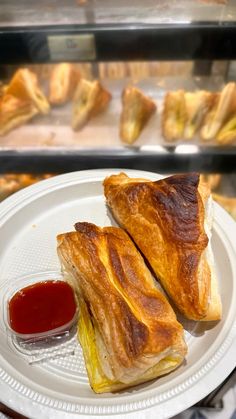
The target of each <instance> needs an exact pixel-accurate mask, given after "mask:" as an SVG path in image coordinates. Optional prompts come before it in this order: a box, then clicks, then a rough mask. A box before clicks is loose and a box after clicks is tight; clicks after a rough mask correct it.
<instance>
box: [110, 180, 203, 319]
mask: <svg viewBox="0 0 236 419" xmlns="http://www.w3.org/2000/svg"><path fill="white" fill-rule="evenodd" d="M198 187H199V175H198V174H196V173H191V174H188V175H187V176H186V175H181V174H180V175H175V176H170V177H168V178H165V179H163V180H160V181H157V182H151V181H147V180H144V179H130V178H129V177H128V176H126V175H125V174H123V173H121V174H120V175H114V176H110V177H109V178H107V179H105V181H104V188H105V196H106V198H107V202H108V205H109V206H110V207H111V209H112V211H113V214H114V216H115V218H116V219H117V220H118V222H119V223H120V224H121V225H122V226H123V227H124V228H125V229H126V230H127V231H128V232H129V234H130V235H131V237H132V238H133V239H134V241H135V243H136V244H137V246H138V247H139V248H140V250H141V251H142V253H143V254H144V256H145V257H146V259H147V260H148V261H149V263H150V265H151V267H152V268H153V270H154V272H155V273H156V275H157V276H158V277H159V279H160V280H161V282H162V284H163V285H164V287H165V289H166V290H167V292H168V293H169V295H170V296H171V297H172V298H173V300H174V301H175V303H176V305H177V306H178V307H179V308H180V309H181V311H182V312H183V313H184V314H185V315H186V316H187V317H189V318H193V319H199V318H202V317H204V316H205V315H206V312H207V308H208V303H209V289H210V270H209V267H208V264H207V262H206V260H205V258H202V255H203V252H204V249H205V248H206V246H207V244H208V238H207V235H206V233H205V231H204V202H203V200H205V199H206V198H207V195H208V192H207V191H206V190H205V191H204V194H205V196H202V197H201V195H200V192H199V190H198ZM202 193H203V190H202ZM199 273H201V279H200V278H199Z"/></svg>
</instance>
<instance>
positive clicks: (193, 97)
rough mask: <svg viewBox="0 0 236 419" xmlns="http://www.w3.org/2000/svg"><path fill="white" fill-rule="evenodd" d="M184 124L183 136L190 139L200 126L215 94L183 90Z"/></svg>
mask: <svg viewBox="0 0 236 419" xmlns="http://www.w3.org/2000/svg"><path fill="white" fill-rule="evenodd" d="M184 98H185V107H186V124H185V127H184V134H183V137H184V139H185V140H191V139H192V138H193V137H194V135H195V134H196V133H197V132H198V130H199V128H200V127H201V126H202V123H203V120H204V118H205V116H206V114H207V112H208V111H209V109H210V108H211V107H212V106H213V103H214V100H215V94H214V93H210V92H206V91H204V90H199V91H197V92H185V94H184Z"/></svg>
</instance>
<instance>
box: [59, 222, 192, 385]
mask: <svg viewBox="0 0 236 419" xmlns="http://www.w3.org/2000/svg"><path fill="white" fill-rule="evenodd" d="M75 228H76V232H69V233H65V234H60V235H59V236H58V237H57V242H58V255H59V258H60V261H61V265H62V271H63V272H64V278H65V279H66V280H67V281H68V282H69V283H70V284H71V285H72V286H73V287H74V289H75V291H76V294H77V298H78V301H79V309H80V315H79V324H78V337H79V341H80V344H81V346H82V349H83V354H84V359H85V364H86V368H87V372H88V376H89V381H90V385H91V387H92V389H93V390H94V391H95V392H96V393H104V392H110V391H116V390H120V389H123V388H126V387H130V386H132V385H136V384H139V383H143V382H145V381H148V380H151V379H153V378H156V377H158V376H160V375H163V374H166V373H168V372H170V371H172V370H173V369H175V368H176V367H177V366H178V365H180V364H181V363H182V361H183V359H184V356H185V354H186V351H187V348H186V344H185V342H184V337H183V327H182V326H181V325H180V324H179V323H178V322H177V320H176V316H175V314H174V311H173V310H172V308H171V306H170V304H169V303H168V301H167V299H166V297H165V296H164V295H163V294H162V293H161V292H160V291H159V290H158V289H157V287H156V285H155V284H154V281H153V279H152V276H151V273H150V272H149V270H148V268H147V267H146V265H145V263H144V260H143V258H142V256H141V255H140V253H139V252H138V250H137V249H136V247H135V245H134V244H133V242H132V241H131V239H130V238H129V236H128V235H127V234H126V233H125V231H124V230H122V229H120V228H117V227H104V228H101V227H97V226H95V225H94V224H91V223H85V222H82V223H77V224H76V225H75Z"/></svg>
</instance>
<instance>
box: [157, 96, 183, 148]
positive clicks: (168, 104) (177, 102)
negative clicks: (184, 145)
mask: <svg viewBox="0 0 236 419" xmlns="http://www.w3.org/2000/svg"><path fill="white" fill-rule="evenodd" d="M184 96H185V92H184V90H177V91H176V92H168V93H167V94H166V96H165V99H164V108H163V112H162V134H163V136H164V138H165V139H166V141H169V142H172V141H176V140H179V139H181V138H182V137H183V134H184V127H185V123H186V117H187V113H186V106H185V97H184Z"/></svg>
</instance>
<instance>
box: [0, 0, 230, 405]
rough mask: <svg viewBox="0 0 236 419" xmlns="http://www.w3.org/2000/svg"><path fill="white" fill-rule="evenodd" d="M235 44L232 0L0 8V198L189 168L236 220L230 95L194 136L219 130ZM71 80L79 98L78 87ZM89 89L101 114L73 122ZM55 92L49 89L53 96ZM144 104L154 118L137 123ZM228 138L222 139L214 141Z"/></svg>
mask: <svg viewBox="0 0 236 419" xmlns="http://www.w3.org/2000/svg"><path fill="white" fill-rule="evenodd" d="M235 41H236V1H235V0H228V1H227V0H218V1H214V0H212V1H211V0H178V1H171V2H170V1H167V0H164V1H158V0H146V1H145V2H143V1H139V0H136V1H127V0H126V1H123V0H121V1H119V2H115V1H113V0H112V1H107V0H87V1H86V0H68V1H66V2H65V1H62V0H50V1H45V0H43V1H41V2H38V3H35V2H33V1H32V0H23V1H21V2H20V5H19V3H18V2H17V1H15V0H10V1H7V0H0V200H3V199H4V198H6V197H7V196H8V195H10V194H12V193H13V192H15V191H17V190H19V189H21V188H22V187H25V186H28V185H30V184H32V183H34V182H37V181H39V180H41V179H45V178H49V177H51V176H54V175H55V174H60V173H66V172H72V171H78V170H85V169H101V168H121V169H122V168H123V169H125V168H128V169H138V170H148V171H152V172H157V173H163V174H169V173H178V172H190V171H198V172H201V173H204V175H205V178H206V180H207V181H208V182H209V183H210V185H211V188H212V191H213V193H214V198H215V199H216V200H218V202H219V203H220V204H221V205H223V206H224V207H225V208H226V210H227V211H228V212H229V213H231V215H232V216H233V217H234V218H236V175H235V172H236V164H235V162H236V122H235V121H234V117H236V105H235V103H236V100H235V103H234V93H235V96H236V91H235V92H233V93H232V100H231V101H230V103H231V105H230V106H228V105H227V106H228V108H229V109H228V108H227V109H228V111H227V112H226V113H225V115H224V116H223V117H222V119H221V122H220V125H219V126H218V129H217V130H216V131H215V133H214V135H212V136H210V138H208V139H204V138H203V135H202V134H201V133H202V129H203V126H204V124H207V123H208V122H209V120H210V121H211V120H212V119H211V118H213V119H214V118H215V120H216V121H215V122H216V123H218V122H219V121H218V119H219V118H220V117H221V116H222V115H221V114H222V108H220V110H219V103H221V102H220V100H221V98H223V93H224V92H225V90H224V89H225V87H227V86H231V87H232V89H233V90H234V88H235V85H234V82H236V64H235V60H236V42H235ZM60 65H67V66H68V68H70V69H72V70H71V71H72V72H73V74H76V77H77V79H76V81H74V82H73V83H72V84H71V86H72V87H71V90H70V93H68V96H67V98H66V100H64V101H62V102H60V101H59V102H57V101H55V100H51V98H50V96H51V95H52V90H53V86H54V85H53V80H54V79H53V78H54V76H55V74H56V71H57V70H56V69H57V68H58V66H60ZM25 72H26V73H25ZM22 74H24V76H22ZM19 75H20V76H19ZM17 77H18V78H17ZM71 77H72V76H71ZM59 80H61V79H60V77H59ZM81 81H84V86H85V87H84V89H85V90H83V89H82V88H80V90H79V89H78V86H79V83H81ZM24 83H25V85H24ZM95 83H97V85H96V87H97V86H98V89H100V90H99V91H100V93H101V94H102V93H103V94H104V95H106V98H107V103H106V106H103V99H101V96H99V98H100V101H99V100H98V102H96V101H95V102H96V103H95V104H94V107H93V108H91V107H90V108H89V110H88V109H87V112H88V114H89V115H87V114H86V116H85V119H84V120H83V121H82V123H80V122H78V118H79V117H78V114H79V115H80V113H81V112H82V111H83V105H85V102H86V101H88V97H87V96H86V95H89V93H88V89H90V87H91V86H92V87H94V86H95ZM22 85H23V87H22ZM27 85H28V87H27ZM58 86H59V87H58ZM60 87H61V86H60V84H59V85H58V84H57V83H55V86H54V93H55V92H56V93H55V94H57V93H58V91H59V90H60ZM34 89H36V90H34ZM37 89H38V90H37ZM86 89H87V90H86ZM128 89H130V91H131V90H132V89H133V90H132V92H135V93H136V94H137V96H135V95H134V102H132V101H131V102H130V104H129V102H127V103H125V98H126V93H127V91H128ZM84 91H85V93H84ZM78 92H79V93H80V95H79V93H78ZM137 92H138V93H137ZM175 92H178V93H179V92H181V95H182V96H181V97H182V98H184V99H183V100H184V101H185V105H186V106H185V105H184V106H185V107H184V111H183V113H182V108H181V105H180V104H179V102H178V101H177V102H176V103H177V105H176V103H175V105H173V106H179V108H178V109H177V110H176V109H174V110H173V106H172V105H171V104H169V108H170V109H169V108H168V100H167V98H168V95H170V94H172V93H175ZM198 92H202V93H204V94H206V95H208V96H207V97H209V98H210V99H209V101H210V102H209V103H211V105H209V107H208V108H206V102H204V103H200V105H199V107H198V109H199V110H200V111H199V112H200V117H199V114H198V113H197V111H196V112H195V114H194V111H192V109H193V108H194V106H195V105H194V106H192V103H191V104H190V106H189V108H187V99H186V97H187V96H186V94H187V95H188V94H189V95H191V94H195V95H197V93H198ZM83 94H85V97H83ZM27 95H28V96H27ZM38 95H39V96H40V100H41V99H42V97H43V100H44V101H45V102H44V103H47V110H46V111H44V110H42V109H41V108H40V105H38V103H39V96H38ZM91 95H93V91H92V93H91ZM33 97H34V98H33ZM137 97H138V98H137ZM140 97H141V99H140ZM188 97H190V96H188ZM191 97H192V96H191ZM204 97H205V96H204ZM12 98H13V99H12ZM32 98H33V99H32ZM102 98H104V96H102ZM127 98H128V93H127ZM195 98H196V96H194V99H193V100H195ZM136 100H141V103H142V104H143V108H142V107H141V111H140V108H138V109H139V110H138V111H137V108H136V107H135V106H136ZM204 100H205V99H204ZM8 101H9V102H8ZM127 101H128V99H127ZM142 101H143V102H142ZM29 102H30V103H31V105H32V108H30V107H28V108H27V106H29ZM226 102H227V103H228V104H229V99H228V96H226ZM138 103H140V102H138ZM150 103H152V109H153V110H152V111H151V110H150V115H148V117H145V115H144V116H143V114H142V112H144V114H145V112H146V105H145V104H147V107H148V106H149V108H148V109H150V106H151V105H150ZM194 103H195V102H194ZM207 103H208V102H207ZM222 103H223V105H224V102H223V99H222ZM11 106H12V107H11ZM24 106H25V108H24ZM100 106H101V109H100ZM140 106H141V105H140ZM207 106H208V105H207ZM217 106H218V108H217ZM78 107H79V112H77V109H78ZM24 109H25V110H24ZM131 109H132V110H133V109H134V112H132V111H131ZM195 109H196V107H195ZM202 110H203V111H202ZM224 110H225V106H223V112H224ZM31 112H32V115H31ZM217 112H218V114H217ZM208 116H209V118H210V119H207V118H208ZM215 116H216V117H215ZM76 118H77V120H76ZM167 118H169V122H171V128H173V130H174V131H175V130H176V127H177V126H179V122H181V123H182V124H183V128H182V130H180V133H179V134H178V135H174V134H173V135H170V136H168V135H167V134H166V130H165V124H166V119H167ZM178 118H179V119H178ZM182 118H183V119H184V122H183V120H182ZM188 118H192V119H191V123H192V124H196V125H197V126H196V129H195V130H194V134H193V135H192V136H191V138H187V136H186V135H185V132H186V130H185V128H186V124H187V120H188ZM199 118H200V120H201V121H200V120H199ZM75 120H76V122H75ZM140 120H141V123H140ZM137 121H138V134H137V133H136V135H135V134H134V135H133V136H132V135H131V137H132V138H131V139H127V136H126V134H123V132H124V126H125V127H126V128H127V126H128V128H127V130H129V129H131V131H132V130H133V131H134V125H135V127H136V124H137ZM199 121H200V122H199ZM188 122H189V121H188ZM125 124H126V125H125ZM227 124H230V125H229V126H227ZM234 124H235V125H234ZM130 126H131V128H130ZM227 129H229V131H230V136H227V138H229V137H230V139H229V140H224V141H221V140H220V139H219V138H222V136H220V133H221V132H222V130H223V132H222V134H225V130H227ZM133 131H132V132H133ZM227 134H228V132H227ZM224 138H225V137H224ZM229 382H230V385H232V383H233V384H234V383H235V374H234V376H233V375H231V376H230V381H227V380H226V381H225V382H224V383H223V385H221V386H220V387H219V388H218V389H217V390H216V391H215V392H214V394H212V395H210V396H208V397H207V398H206V399H204V400H203V401H202V402H201V403H200V406H203V407H206V406H207V407H210V408H214V407H216V408H219V398H221V397H222V395H223V394H224V391H225V389H226V388H227V389H228V387H229ZM219 395H220V397H219ZM220 407H221V406H220Z"/></svg>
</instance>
